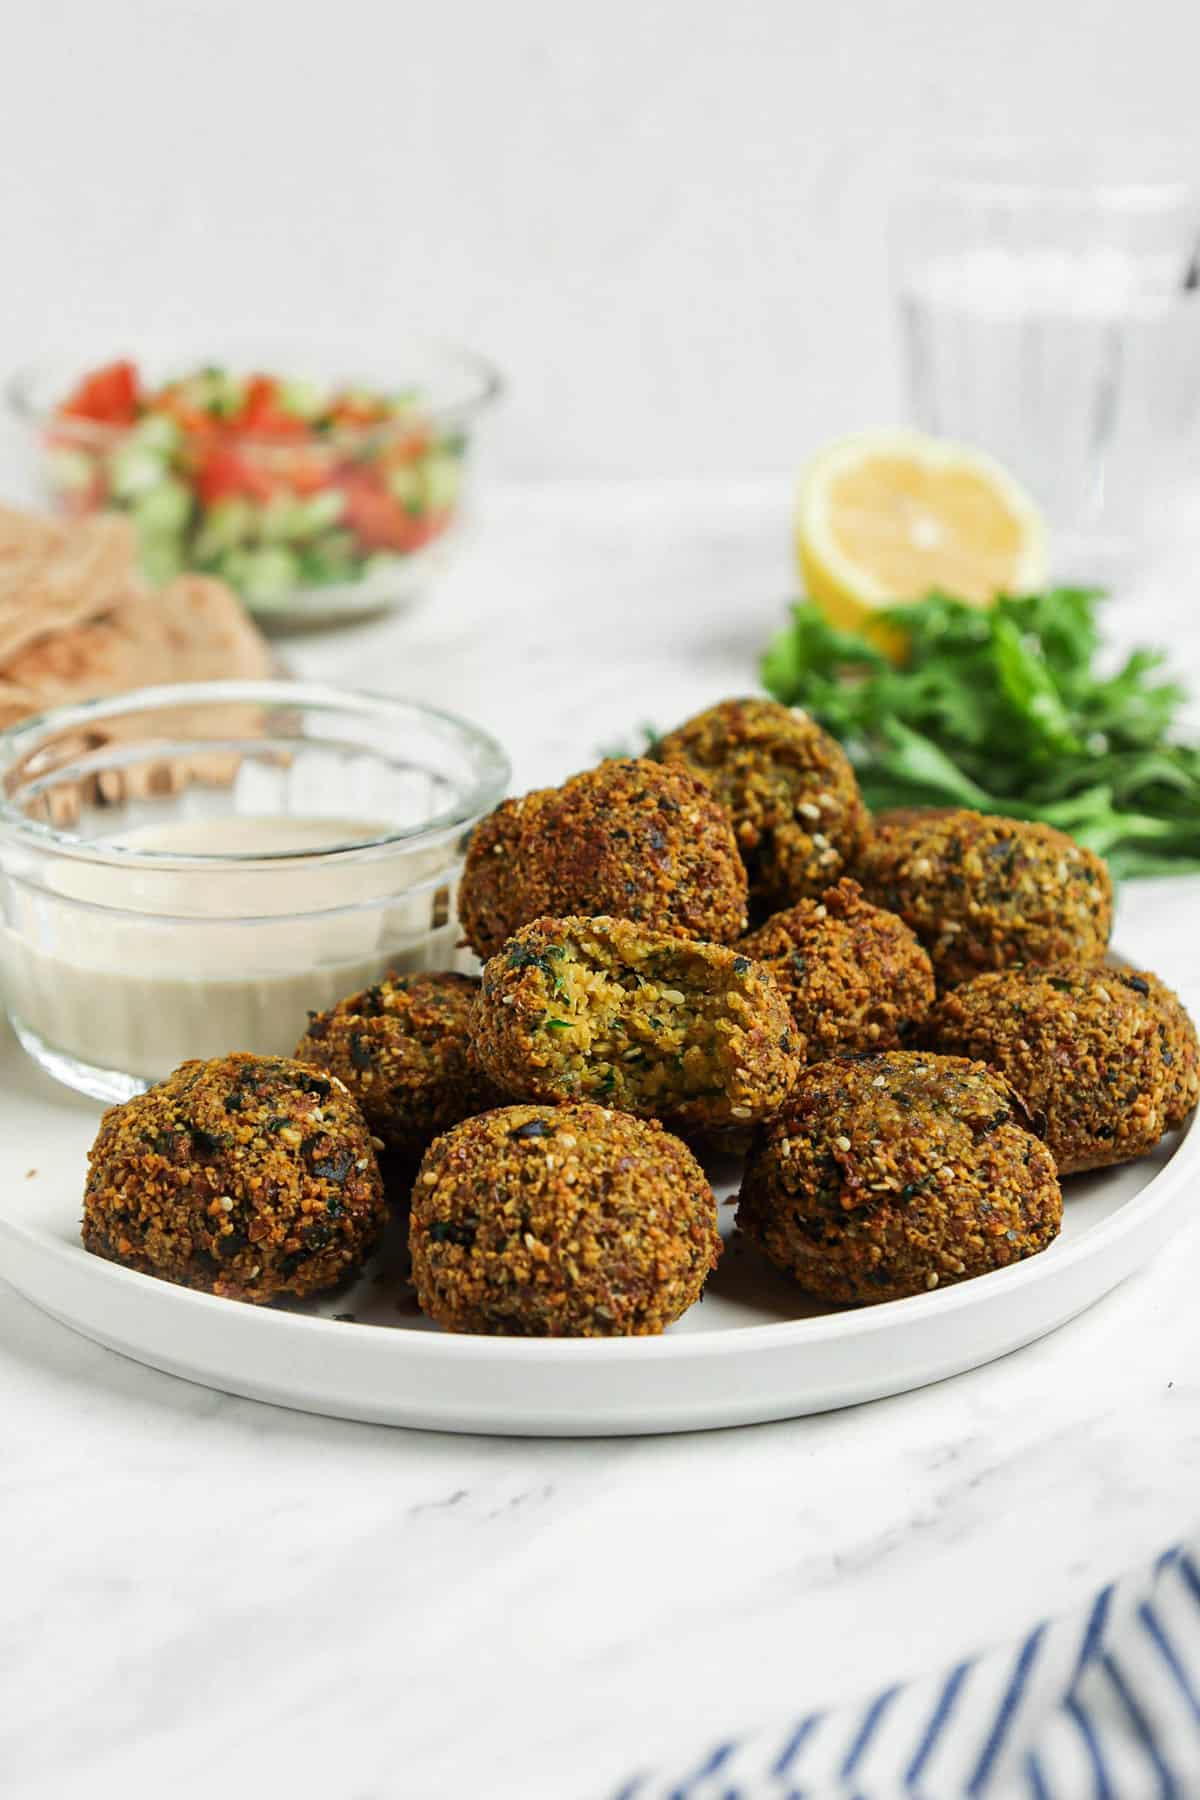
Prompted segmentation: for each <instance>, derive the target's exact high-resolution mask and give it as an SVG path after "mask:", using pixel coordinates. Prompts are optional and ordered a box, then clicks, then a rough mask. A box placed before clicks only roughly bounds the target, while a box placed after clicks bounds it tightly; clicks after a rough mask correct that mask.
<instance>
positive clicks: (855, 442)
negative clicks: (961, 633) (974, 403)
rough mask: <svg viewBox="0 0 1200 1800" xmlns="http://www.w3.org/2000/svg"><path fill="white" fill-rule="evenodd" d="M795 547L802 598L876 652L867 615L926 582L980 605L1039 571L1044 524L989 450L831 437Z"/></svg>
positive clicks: (1036, 582) (817, 465) (919, 593)
mask: <svg viewBox="0 0 1200 1800" xmlns="http://www.w3.org/2000/svg"><path fill="white" fill-rule="evenodd" d="M796 554H797V558H798V561H799V564H800V572H801V575H802V576H803V578H804V582H805V586H806V588H807V591H808V593H809V595H810V597H811V598H812V599H813V600H815V601H816V602H817V603H818V605H819V606H820V607H821V609H822V611H823V612H824V613H825V614H826V616H827V617H828V618H829V619H830V620H831V621H832V623H833V624H835V625H839V626H841V627H843V629H846V630H855V631H864V632H866V634H867V635H868V636H871V637H874V638H875V639H876V640H877V641H878V642H880V643H882V644H883V645H884V647H885V648H887V649H889V650H895V649H896V648H897V647H898V644H897V639H896V634H895V633H894V632H889V631H886V630H885V629H884V628H883V627H881V626H880V625H879V623H878V621H877V620H875V619H874V618H873V615H874V614H875V613H876V612H877V611H878V610H879V608H880V607H883V606H891V605H894V604H896V603H897V602H899V601H905V600H920V599H923V598H924V596H925V595H926V594H928V593H929V592H930V591H931V590H932V589H935V588H936V589H938V590H940V591H941V592H942V593H945V594H954V595H956V596H957V597H958V598H960V599H962V600H969V601H972V602H974V603H975V604H976V605H978V606H987V605H989V604H990V602H991V601H992V600H994V599H995V597H996V595H997V594H1002V593H1008V594H1016V593H1027V592H1029V591H1031V590H1032V589H1034V588H1037V587H1039V586H1041V585H1042V584H1043V583H1044V581H1045V578H1046V531H1045V526H1044V525H1043V523H1042V519H1041V515H1040V514H1039V512H1038V510H1037V508H1036V506H1035V505H1034V503H1033V501H1032V500H1031V499H1030V497H1029V495H1028V494H1027V493H1026V491H1025V489H1024V488H1023V487H1022V486H1021V485H1020V483H1019V482H1018V481H1016V480H1014V478H1013V477H1012V476H1011V475H1010V474H1009V473H1008V471H1007V469H1004V468H1002V467H1001V465H1000V464H999V463H998V462H996V461H995V460H994V459H993V458H992V457H990V456H985V455H984V454H983V453H982V452H981V451H978V450H970V449H967V448H965V447H964V446H963V445H961V444H951V443H946V442H944V441H943V440H941V439H939V438H931V437H924V436H922V435H921V434H920V433H918V432H908V431H870V432H861V433H859V434H858V435H856V436H854V437H848V438H842V439H841V440H840V441H839V442H837V443H835V444H831V445H830V446H829V448H828V449H826V450H823V451H822V452H821V454H820V455H819V456H818V457H816V459H815V460H814V461H813V462H812V463H811V464H810V465H809V467H808V468H807V470H806V471H805V473H804V476H803V478H802V480H801V483H800V491H799V495H798V497H797V506H796Z"/></svg>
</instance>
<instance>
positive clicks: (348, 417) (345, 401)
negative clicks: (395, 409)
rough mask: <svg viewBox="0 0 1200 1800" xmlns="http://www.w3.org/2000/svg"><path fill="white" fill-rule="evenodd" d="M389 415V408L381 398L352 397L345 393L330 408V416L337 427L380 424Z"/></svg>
mask: <svg viewBox="0 0 1200 1800" xmlns="http://www.w3.org/2000/svg"><path fill="white" fill-rule="evenodd" d="M387 416H388V409H387V407H386V406H385V405H384V404H383V402H382V401H381V400H365V399H359V398H357V397H354V398H351V397H350V396H348V395H345V394H343V395H342V396H341V397H340V398H339V399H337V400H336V401H335V402H334V404H333V405H332V406H331V407H330V409H329V418H330V421H331V423H332V424H333V426H334V427H335V429H336V428H341V429H343V430H344V429H346V428H347V427H350V426H354V427H357V426H360V425H380V424H382V423H383V421H384V420H385V419H386V418H387Z"/></svg>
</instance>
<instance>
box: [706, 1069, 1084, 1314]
mask: <svg viewBox="0 0 1200 1800" xmlns="http://www.w3.org/2000/svg"><path fill="white" fill-rule="evenodd" d="M1023 1119H1024V1113H1023V1109H1022V1108H1021V1105H1020V1102H1019V1101H1018V1100H1017V1098H1016V1096H1015V1095H1014V1093H1013V1091H1012V1089H1011V1088H1010V1087H1009V1085H1008V1083H1007V1082H1006V1081H1005V1080H1004V1078H1003V1076H1001V1075H997V1074H994V1073H993V1071H992V1070H990V1069H987V1068H985V1067H984V1065H983V1064H982V1063H979V1062H971V1061H968V1060H967V1058H965V1057H957V1056H933V1055H923V1054H921V1053H919V1052H915V1051H910V1050H886V1051H883V1052H881V1053H880V1054H878V1055H865V1056H864V1055H859V1056H839V1057H834V1058H831V1059H830V1060H829V1061H828V1062H823V1063H816V1064H815V1065H814V1066H813V1067H812V1068H809V1069H805V1070H804V1071H803V1072H802V1074H801V1076H800V1079H799V1080H798V1081H797V1083H796V1086H795V1087H794V1089H793V1090H792V1095H791V1098H790V1099H789V1101H788V1103H787V1105H786V1106H785V1107H784V1109H783V1111H782V1112H781V1113H780V1114H779V1116H778V1118H776V1119H774V1120H773V1121H772V1122H771V1123H770V1124H769V1125H767V1126H766V1127H765V1128H764V1129H763V1130H762V1131H761V1132H759V1133H758V1134H757V1135H756V1141H755V1144H754V1147H753V1149H752V1150H751V1154H750V1158H749V1161H748V1162H747V1165H746V1172H745V1176H744V1178H743V1181H742V1191H741V1197H740V1204H739V1206H738V1213H737V1222H738V1225H739V1226H740V1227H741V1229H742V1230H743V1231H744V1232H745V1233H746V1235H747V1237H749V1238H750V1239H752V1241H753V1242H754V1243H756V1244H757V1245H758V1246H759V1248H760V1249H761V1250H763V1251H764V1252H765V1254H766V1255H767V1257H768V1258H769V1259H770V1261H771V1262H772V1263H774V1264H775V1266H776V1267H777V1268H779V1269H782V1270H783V1272H784V1273H785V1274H787V1275H791V1276H793V1277H794V1278H795V1280H796V1281H798V1282H799V1283H800V1285H801V1286H802V1287H804V1288H806V1289H807V1290H808V1291H809V1293H812V1294H818V1295H820V1296H821V1297H822V1298H824V1299H826V1300H832V1301H836V1302H838V1303H839V1304H843V1305H851V1306H860V1305H864V1304H867V1303H869V1302H873V1301H876V1300H898V1299H900V1298H901V1297H902V1296H904V1295H906V1294H921V1293H924V1292H926V1291H927V1290H928V1289H930V1288H935V1287H938V1286H943V1285H945V1284H947V1283H949V1282H955V1281H967V1280H969V1279H971V1277H973V1276H975V1275H985V1274H987V1273H988V1271H989V1270H992V1269H999V1268H1003V1267H1004V1266H1005V1264H1007V1263H1011V1262H1016V1261H1018V1260H1019V1259H1020V1258H1021V1257H1025V1256H1033V1255H1035V1254H1036V1252H1037V1251H1039V1250H1044V1249H1045V1247H1046V1245H1047V1244H1048V1243H1050V1242H1051V1240H1052V1239H1053V1238H1054V1237H1055V1236H1056V1235H1057V1233H1058V1229H1059V1226H1060V1224H1061V1221H1062V1195H1061V1193H1060V1191H1059V1186H1058V1177H1057V1174H1056V1173H1055V1168H1054V1160H1053V1158H1052V1157H1051V1155H1050V1152H1049V1150H1048V1149H1047V1148H1046V1146H1045V1144H1043V1143H1042V1142H1041V1141H1040V1140H1039V1139H1038V1138H1036V1137H1035V1136H1034V1135H1033V1133H1032V1132H1031V1131H1029V1130H1027V1129H1026V1126H1025V1124H1024V1123H1023Z"/></svg>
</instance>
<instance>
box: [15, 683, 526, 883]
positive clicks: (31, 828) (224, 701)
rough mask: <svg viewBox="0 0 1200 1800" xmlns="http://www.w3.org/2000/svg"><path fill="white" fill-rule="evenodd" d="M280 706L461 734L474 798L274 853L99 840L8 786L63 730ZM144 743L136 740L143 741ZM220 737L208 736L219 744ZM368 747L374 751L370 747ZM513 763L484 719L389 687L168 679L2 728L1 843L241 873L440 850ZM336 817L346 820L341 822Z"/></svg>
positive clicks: (124, 864) (132, 865) (105, 860)
mask: <svg viewBox="0 0 1200 1800" xmlns="http://www.w3.org/2000/svg"><path fill="white" fill-rule="evenodd" d="M189 704H190V705H193V706H195V705H221V706H226V705H231V704H244V705H251V706H253V705H256V704H258V705H270V706H275V705H278V706H284V707H286V706H293V707H308V708H310V709H315V710H324V711H328V712H343V713H344V712H347V711H350V712H357V713H358V714H360V715H361V716H364V717H370V716H374V717H376V718H387V717H389V716H390V717H392V718H393V719H396V720H399V719H401V718H403V719H405V720H407V721H409V722H416V723H417V724H423V725H425V726H430V727H432V728H433V731H434V733H435V734H436V735H440V736H442V737H443V738H449V739H451V740H456V741H457V743H458V745H459V746H460V747H461V748H463V749H465V751H466V753H467V755H468V758H469V759H470V762H471V765H472V774H473V782H472V785H471V787H470V789H469V790H468V792H467V793H466V795H465V796H464V797H463V798H462V799H461V800H459V801H458V802H457V803H456V804H455V805H453V806H450V807H446V808H445V809H444V810H443V811H442V812H440V813H435V814H434V815H433V817H432V818H430V819H427V820H426V821H425V822H424V823H423V824H421V825H413V826H407V827H404V828H400V829H397V830H395V831H389V832H385V833H381V834H380V835H379V836H378V837H373V838H361V837H360V838H355V839H353V840H351V841H349V842H346V843H338V842H337V841H336V840H334V841H331V842H330V844H328V845H327V846H322V847H320V848H316V849H314V848H309V849H305V850H272V851H245V852H241V851H234V852H224V853H223V852H215V853H214V852H205V851H170V852H164V851H155V850H142V849H139V848H137V847H136V846H134V845H121V844H113V843H106V842H101V843H96V842H95V841H93V840H90V839H86V838H81V837H79V836H77V835H76V834H75V833H74V832H71V831H63V830H61V829H60V828H59V827H57V826H54V825H47V824H44V823H43V822H41V821H40V820H36V819H29V818H27V817H26V816H25V814H24V813H23V812H21V810H20V809H19V808H18V807H17V806H15V805H14V804H13V802H12V801H11V799H10V798H9V796H8V793H7V792H6V791H5V787H4V782H5V778H6V777H7V776H8V775H9V773H10V772H11V771H12V769H13V768H14V767H15V766H16V765H17V763H18V762H20V761H21V760H22V759H23V758H24V757H26V756H28V755H30V754H31V753H32V752H33V751H35V750H36V749H37V747H38V745H39V742H42V741H45V740H47V739H48V738H49V737H50V736H51V735H57V734H58V733H60V732H63V731H71V730H78V729H81V728H87V727H89V726H94V725H95V724H96V723H97V721H99V720H102V719H104V718H111V717H113V716H121V715H125V714H128V713H131V712H134V713H139V712H140V713H149V712H155V711H159V710H165V709H170V710H177V709H179V708H181V707H185V706H187V705H189ZM134 742H135V743H136V740H134ZM215 742H216V740H214V741H208V747H209V748H212V747H213V744H214V743H215ZM195 743H196V751H197V753H202V752H203V751H204V750H205V747H206V740H205V739H203V738H197V739H196V741H195ZM363 751H364V753H365V754H368V755H370V754H378V753H377V752H373V751H372V748H371V746H370V745H364V746H363ZM511 777H512V765H511V763H510V761H509V758H508V755H507V753H506V751H505V750H504V747H503V745H502V744H501V743H500V742H499V740H498V739H497V738H495V737H493V736H492V734H491V733H490V732H488V731H485V730H483V728H482V727H481V726H478V725H475V724H473V723H472V722H471V721H470V720H469V719H464V718H462V717H461V716H460V715H459V714H457V713H452V712H449V711H446V710H444V709H443V708H441V707H435V706H428V705H426V704H425V703H424V702H423V701H419V700H405V699H401V698H398V697H397V696H396V695H393V694H381V693H378V692H375V691H373V690H370V689H364V688H345V687H337V686H335V685H333V684H331V683H325V682H312V681H290V680H278V681H188V682H175V683H161V684H159V685H157V686H153V687H142V688H129V689H126V690H125V691H124V692H122V693H118V694H106V695H103V696H101V697H99V698H97V699H94V700H81V701H77V702H75V703H73V704H72V705H69V706H57V707H51V708H49V709H47V710H46V711H45V712H41V713H35V714H34V715H32V716H31V717H30V718H27V719H22V720H19V721H18V723H17V724H15V725H11V726H9V727H8V729H7V730H5V731H3V732H0V846H3V845H5V844H8V845H17V846H20V847H21V848H24V849H29V850H38V851H41V852H43V853H47V854H54V855H57V856H65V857H69V858H71V859H72V860H74V861H77V862H82V863H90V864H93V865H96V866H99V867H103V868H109V869H131V870H132V869H138V870H162V871H174V870H179V871H184V870H187V869H205V870H208V871H210V872H211V871H214V870H218V869H222V870H229V871H230V872H236V871H239V870H242V869H251V870H257V871H259V872H261V871H262V870H264V869H269V868H280V869H295V868H296V867H297V866H309V867H311V866H317V867H325V866H328V865H331V864H336V863H338V862H351V861H360V860H361V861H364V862H371V861H376V860H379V859H381V858H383V857H386V856H388V855H390V854H392V853H394V852H395V851H396V850H398V849H405V850H411V849H420V848H422V847H432V846H433V845H434V844H436V843H437V842H439V841H440V840H442V839H444V838H445V837H446V836H447V835H449V834H450V833H452V832H454V831H456V830H460V829H462V828H463V827H465V826H468V825H471V824H473V823H474V822H475V821H476V820H477V819H479V818H482V817H483V815H484V814H485V813H487V812H489V811H490V810H491V809H492V808H493V807H494V806H495V805H496V804H497V803H498V802H499V801H500V800H501V799H502V798H503V796H504V794H505V793H506V792H507V789H508V784H509V781H510V779H511ZM331 824H336V821H331Z"/></svg>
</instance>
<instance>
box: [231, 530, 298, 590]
mask: <svg viewBox="0 0 1200 1800" xmlns="http://www.w3.org/2000/svg"><path fill="white" fill-rule="evenodd" d="M299 578H300V561H299V558H298V557H297V556H295V555H294V554H293V552H292V551H291V550H285V549H284V547H283V545H282V544H264V545H263V547H262V549H261V550H249V551H247V552H246V563H245V572H244V573H243V576H242V580H241V584H240V585H241V589H242V592H243V593H244V594H245V595H246V597H247V599H249V600H253V601H256V602H257V603H258V604H260V605H270V604H271V603H272V602H273V601H278V600H281V599H283V598H284V597H285V596H286V595H287V594H289V593H290V592H291V590H292V589H293V588H294V587H296V586H297V585H298V582H299Z"/></svg>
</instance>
